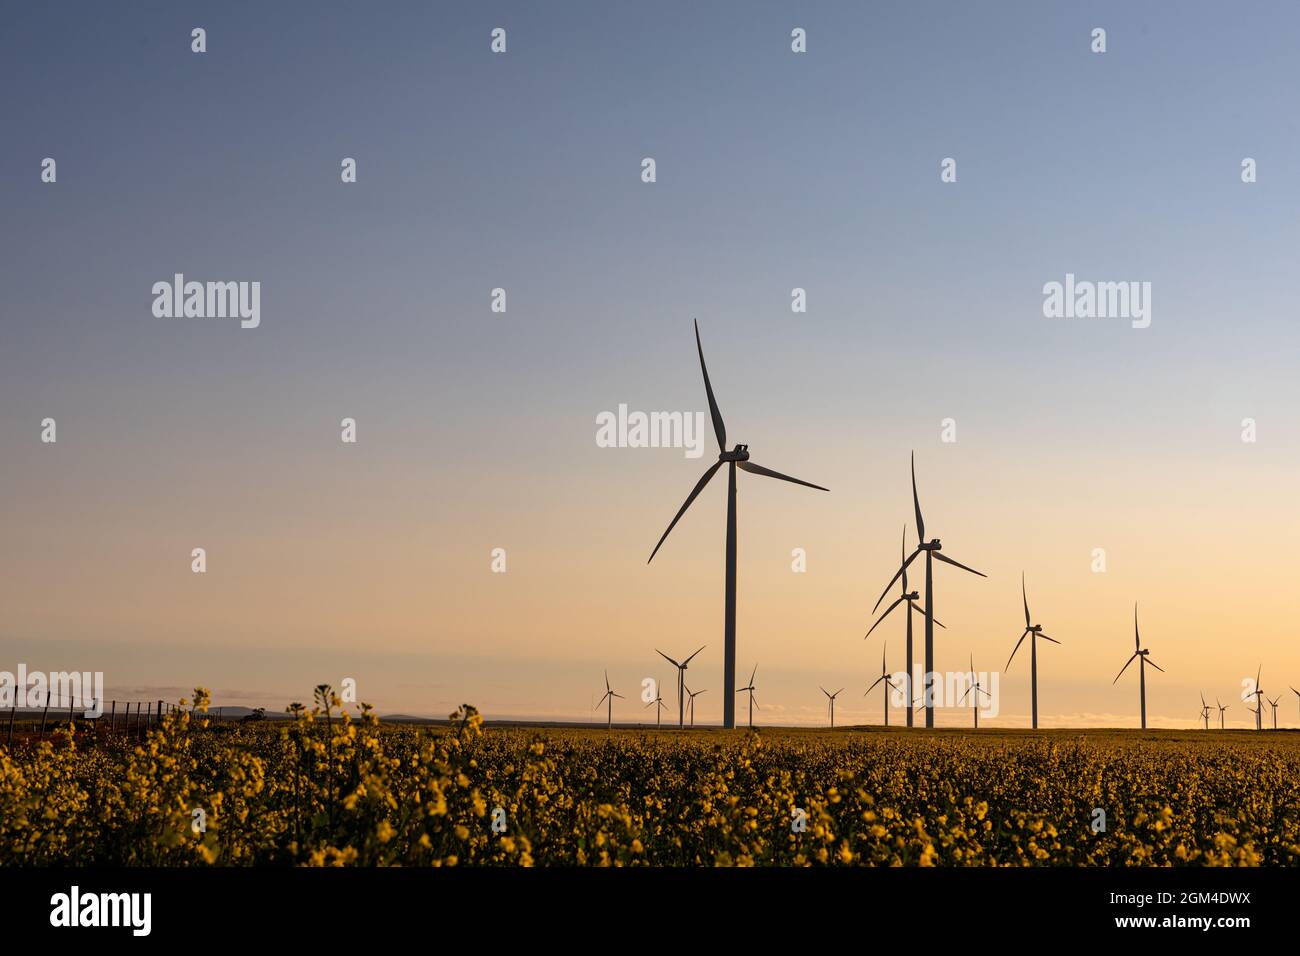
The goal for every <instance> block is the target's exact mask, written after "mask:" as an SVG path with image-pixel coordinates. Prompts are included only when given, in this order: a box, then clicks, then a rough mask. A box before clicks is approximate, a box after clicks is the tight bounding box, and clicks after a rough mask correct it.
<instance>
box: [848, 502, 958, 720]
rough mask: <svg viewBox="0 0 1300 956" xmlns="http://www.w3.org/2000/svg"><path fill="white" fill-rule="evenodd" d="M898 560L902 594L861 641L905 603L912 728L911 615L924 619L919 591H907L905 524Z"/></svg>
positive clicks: (908, 716)
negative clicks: (900, 568) (900, 571)
mask: <svg viewBox="0 0 1300 956" xmlns="http://www.w3.org/2000/svg"><path fill="white" fill-rule="evenodd" d="M898 560H899V561H901V562H902V566H903V574H902V586H903V592H902V594H900V595H899V598H898V600H897V601H895V602H894V603H893V604H891V605H889V607H887V608H885V613H884V614H882V615H880V617H878V618H876V623H875V624H872V625H871V630H869V631H867V633H866V634H865V635H864V636H863V638H862V639H863V640H864V641H865V640H866V639H867V638H868V637H870V636H871V631H874V630H875V629H876V628H877V627H879V626H880V622H881V621H883V620H884V619H885V618H887V617H889V612H890V611H892V610H893V609H894V608H896V607H898V606H899V605H900V604H902V603H903V602H904V601H906V602H907V609H908V610H907V648H906V650H905V651H904V653H905V654H906V655H907V657H906V659H907V668H906V669H907V676H906V678H904V683H906V685H907V726H909V727H911V726H912V667H913V666H914V665H913V662H914V660H915V658H914V656H913V654H912V615H913V614H919V615H921V618H922V620H924V619H925V611H923V610H922V609H921V606H920V605H919V604H917V603H916V602H917V601H918V600H919V599H920V597H921V592H920V591H909V590H908V589H907V525H906V524H904V525H903V547H902V550H901V551H900V553H899V557H898ZM879 606H880V602H878V601H877V602H876V607H879ZM934 623H935V624H938V625H939V626H940V627H943V625H942V624H940V623H939V622H938V621H935V622H934ZM872 686H875V685H872ZM887 696H888V692H886V697H887ZM885 723H886V725H888V723H889V721H888V720H886V721H885Z"/></svg>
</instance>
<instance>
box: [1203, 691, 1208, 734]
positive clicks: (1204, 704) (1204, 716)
mask: <svg viewBox="0 0 1300 956" xmlns="http://www.w3.org/2000/svg"><path fill="white" fill-rule="evenodd" d="M1201 717H1202V719H1203V720H1204V721H1205V729H1206V730H1209V729H1210V705H1209V704H1207V703H1206V702H1205V695H1204V694H1202V695H1201Z"/></svg>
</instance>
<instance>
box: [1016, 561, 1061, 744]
mask: <svg viewBox="0 0 1300 956" xmlns="http://www.w3.org/2000/svg"><path fill="white" fill-rule="evenodd" d="M1020 599H1021V600H1022V601H1023V602H1024V604H1025V629H1024V631H1022V632H1021V634H1020V640H1018V641H1016V646H1015V647H1013V648H1012V649H1011V657H1008V658H1007V667H1008V668H1009V667H1010V666H1011V659H1012V658H1013V657H1015V656H1016V651H1018V650H1020V645H1021V644H1023V643H1024V641H1025V638H1026V637H1028V638H1029V700H1030V709H1031V710H1032V712H1033V726H1034V730H1037V729H1038V639H1039V638H1040V637H1041V638H1042V639H1043V640H1045V641H1051V642H1052V643H1053V644H1060V643H1061V642H1060V641H1058V640H1057V639H1056V638H1054V637H1048V636H1047V635H1046V634H1044V633H1043V625H1041V624H1030V623H1029V596H1028V595H1027V594H1026V593H1025V574H1024V572H1023V571H1022V572H1020ZM1003 670H1006V668H1003Z"/></svg>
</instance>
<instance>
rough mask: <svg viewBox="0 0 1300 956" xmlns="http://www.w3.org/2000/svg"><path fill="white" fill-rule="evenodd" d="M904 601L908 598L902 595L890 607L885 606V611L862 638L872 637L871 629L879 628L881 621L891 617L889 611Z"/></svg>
mask: <svg viewBox="0 0 1300 956" xmlns="http://www.w3.org/2000/svg"><path fill="white" fill-rule="evenodd" d="M904 601H907V598H906V597H901V598H899V599H898V600H897V601H895V602H894V603H893V604H891V605H889V607H887V608H885V613H884V614H882V615H880V617H878V618H876V623H875V624H872V625H871V629H870V630H868V631H867V633H866V634H865V635H863V637H862V639H863V640H864V641H865V640H866V639H867V638H868V637H870V636H871V631H874V630H875V629H876V628H878V627H879V626H880V622H881V621H883V620H884V619H885V618H887V617H889V612H890V611H892V610H893V609H894V608H896V607H898V605H900V604H902V603H903V602H904ZM908 603H909V604H910V603H911V602H910V601H908Z"/></svg>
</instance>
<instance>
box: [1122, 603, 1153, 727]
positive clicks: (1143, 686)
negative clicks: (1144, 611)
mask: <svg viewBox="0 0 1300 956" xmlns="http://www.w3.org/2000/svg"><path fill="white" fill-rule="evenodd" d="M1133 645H1134V647H1136V648H1137V649H1136V650H1135V651H1134V652H1133V656H1132V657H1130V658H1129V659H1128V660H1127V661H1125V662H1124V666H1123V667H1121V668H1120V669H1119V673H1118V674H1116V675H1115V679H1114V680H1113V681H1111V684H1112V685H1114V684H1118V683H1119V679H1120V678H1121V677H1123V676H1124V672H1125V671H1126V670H1128V666H1129V664H1132V663H1133V661H1134V660H1135V659H1136V660H1137V662H1138V693H1139V694H1140V700H1141V702H1142V729H1143V730H1146V729H1147V671H1146V667H1147V665H1148V664H1150V665H1151V666H1152V667H1154V668H1155V669H1156V670H1158V671H1159V672H1160V673H1162V674H1163V673H1164V672H1165V669H1164V668H1163V667H1161V666H1160V665H1159V664H1157V663H1156V662H1155V661H1153V660H1150V659H1148V657H1147V655H1148V654H1150V653H1151V652H1150V651H1148V650H1143V649H1142V638H1141V637H1139V636H1138V606H1137V602H1136V601H1134V602H1133Z"/></svg>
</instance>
